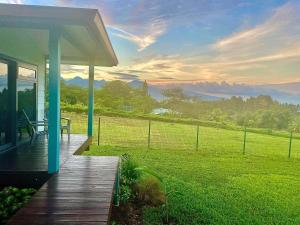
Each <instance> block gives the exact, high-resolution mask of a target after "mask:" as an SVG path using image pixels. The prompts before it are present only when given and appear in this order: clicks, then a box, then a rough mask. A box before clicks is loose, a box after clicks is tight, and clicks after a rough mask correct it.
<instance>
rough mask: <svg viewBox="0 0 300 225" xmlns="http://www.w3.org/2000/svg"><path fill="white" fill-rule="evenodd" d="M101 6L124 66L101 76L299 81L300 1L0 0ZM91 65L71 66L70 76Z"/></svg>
mask: <svg viewBox="0 0 300 225" xmlns="http://www.w3.org/2000/svg"><path fill="white" fill-rule="evenodd" d="M0 2H6V3H15V4H36V5H55V6H69V7H70V6H71V7H85V8H97V9H98V10H99V12H100V14H101V16H102V19H103V21H104V23H105V26H106V29H107V32H108V35H109V37H110V39H111V42H112V45H113V47H114V49H115V52H116V55H117V57H118V60H119V65H118V66H117V67H114V68H101V67H97V68H96V79H106V80H114V79H121V80H125V81H130V80H134V79H140V80H147V81H148V82H150V83H156V84H161V83H189V82H190V83H194V82H223V81H226V82H228V83H245V84H266V83H272V84H273V83H286V82H299V81H300V13H299V12H300V1H299V0H290V1H287V0H170V1H167V0H84V1H83V0H80V1H79V0H4V1H3V0H0ZM87 70H88V69H87V68H86V67H80V66H65V67H64V68H63V73H64V76H65V77H66V78H71V77H74V76H82V77H87Z"/></svg>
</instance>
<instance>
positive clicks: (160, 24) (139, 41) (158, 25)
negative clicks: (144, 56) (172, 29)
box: [108, 20, 166, 51]
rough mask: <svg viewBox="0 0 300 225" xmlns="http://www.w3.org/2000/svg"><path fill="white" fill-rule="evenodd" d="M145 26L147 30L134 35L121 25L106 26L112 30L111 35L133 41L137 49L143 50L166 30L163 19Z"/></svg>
mask: <svg viewBox="0 0 300 225" xmlns="http://www.w3.org/2000/svg"><path fill="white" fill-rule="evenodd" d="M146 26H147V29H146V30H147V32H145V33H143V34H141V35H136V34H132V33H129V32H127V31H125V30H124V29H122V28H120V27H122V26H119V27H118V26H108V27H110V28H111V29H112V30H113V33H112V35H114V36H117V37H119V38H123V39H126V40H129V41H132V42H134V43H135V44H136V45H137V46H138V47H139V48H138V51H143V50H144V49H146V48H147V47H148V46H150V45H152V44H154V43H155V42H156V39H157V38H158V37H159V36H161V35H162V34H163V33H164V32H165V31H166V24H165V22H164V21H163V20H154V21H151V22H150V23H149V24H147V25H146Z"/></svg>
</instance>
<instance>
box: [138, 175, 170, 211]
mask: <svg viewBox="0 0 300 225" xmlns="http://www.w3.org/2000/svg"><path fill="white" fill-rule="evenodd" d="M136 193H137V198H138V199H139V200H140V201H142V202H144V203H145V204H147V205H150V206H159V205H162V204H163V203H165V200H166V196H165V193H164V191H163V187H162V184H161V182H160V181H159V180H158V179H157V178H155V177H153V176H147V177H144V178H142V179H141V180H139V182H138V183H137V185H136Z"/></svg>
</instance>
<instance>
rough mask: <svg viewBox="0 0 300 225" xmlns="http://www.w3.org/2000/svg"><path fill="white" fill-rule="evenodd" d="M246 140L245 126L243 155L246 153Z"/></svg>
mask: <svg viewBox="0 0 300 225" xmlns="http://www.w3.org/2000/svg"><path fill="white" fill-rule="evenodd" d="M246 140H247V127H245V128H244V145H243V155H245V153H246Z"/></svg>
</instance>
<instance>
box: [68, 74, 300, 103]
mask: <svg viewBox="0 0 300 225" xmlns="http://www.w3.org/2000/svg"><path fill="white" fill-rule="evenodd" d="M65 82H66V84H67V85H76V86H80V87H88V79H83V78H81V77H74V78H72V79H69V80H65ZM106 82H107V81H105V80H95V81H94V86H95V88H96V89H99V88H102V87H103V86H104V85H105V83H106ZM143 83H144V82H143V81H141V80H133V81H130V82H129V85H130V86H131V87H133V88H139V87H142V85H143ZM175 87H180V88H182V89H183V91H184V93H185V94H186V95H188V96H197V97H199V98H201V99H203V100H207V101H214V100H219V99H222V98H225V99H226V98H230V97H232V96H241V97H243V98H249V97H254V96H258V95H269V96H271V97H272V98H273V99H275V100H277V101H280V102H286V103H292V104H300V82H295V83H285V84H266V85H247V84H228V83H227V82H221V83H217V82H201V83H200V82H199V83H168V84H148V88H149V94H150V95H151V96H152V97H153V98H155V99H156V100H158V101H161V100H163V99H164V96H163V95H162V91H163V90H164V89H168V88H175Z"/></svg>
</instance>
